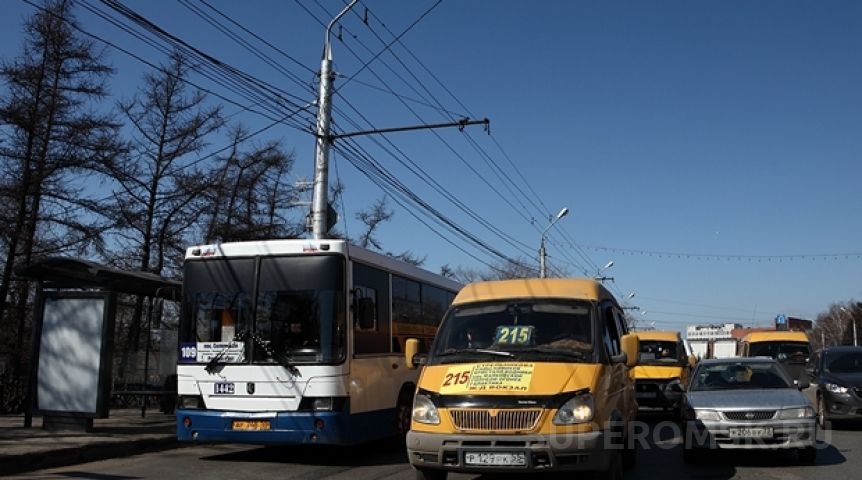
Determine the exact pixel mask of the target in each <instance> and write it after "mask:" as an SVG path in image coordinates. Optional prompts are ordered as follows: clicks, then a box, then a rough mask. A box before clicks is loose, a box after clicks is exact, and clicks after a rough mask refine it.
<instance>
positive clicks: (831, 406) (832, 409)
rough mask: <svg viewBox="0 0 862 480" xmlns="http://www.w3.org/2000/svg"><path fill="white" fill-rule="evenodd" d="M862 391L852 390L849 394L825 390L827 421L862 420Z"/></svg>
mask: <svg viewBox="0 0 862 480" xmlns="http://www.w3.org/2000/svg"><path fill="white" fill-rule="evenodd" d="M860 390H862V389H856V388H854V389H851V390H850V391H848V392H847V393H834V392H830V391H828V390H825V389H823V391H822V394H821V395H822V397H821V398H822V399H823V400H824V401H825V404H824V405H823V409H824V413H825V414H826V419H827V420H862V399H860V398H859V393H857V392H859V391H860Z"/></svg>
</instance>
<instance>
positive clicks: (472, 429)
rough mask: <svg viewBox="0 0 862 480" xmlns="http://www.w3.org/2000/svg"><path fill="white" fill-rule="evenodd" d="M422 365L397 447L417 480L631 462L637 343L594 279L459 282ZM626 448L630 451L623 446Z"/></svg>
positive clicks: (611, 469)
mask: <svg viewBox="0 0 862 480" xmlns="http://www.w3.org/2000/svg"><path fill="white" fill-rule="evenodd" d="M417 348H418V341H414V340H413V339H410V340H408V341H407V347H406V349H405V350H406V351H405V360H406V361H407V365H408V367H410V366H419V365H421V366H422V371H421V373H420V375H419V381H418V384H417V388H416V395H415V397H414V401H413V412H412V422H411V427H410V431H409V432H408V433H407V451H408V455H409V461H410V464H411V465H412V466H413V467H414V469H415V471H416V477H417V479H443V478H446V476H447V474H448V472H467V473H478V474H482V473H489V472H497V473H514V472H528V473H534V472H542V471H548V472H551V471H600V472H603V474H604V475H607V476H608V477H609V478H617V477H619V478H621V475H622V468H623V464H628V465H631V464H633V463H634V458H635V455H634V452H635V449H634V446H635V445H634V442H630V441H629V440H630V439H633V429H634V422H633V420H634V419H635V417H636V415H637V403H636V400H635V391H634V382H633V380H632V379H631V377H630V375H629V369H630V368H631V367H633V366H634V365H635V362H636V361H637V353H638V339H637V336H636V335H634V334H629V333H628V327H627V325H626V322H625V316H624V312H623V310H622V308H620V306H619V304H618V303H617V300H616V299H615V298H614V296H613V295H612V294H611V293H610V292H609V291H608V290H607V289H606V288H605V287H604V286H603V285H602V284H600V283H598V282H596V281H594V280H592V279H577V278H526V279H523V278H522V279H513V280H496V281H482V282H476V283H472V284H468V285H467V286H465V287H463V288H462V289H461V290H460V292H459V293H458V294H457V295H456V297H455V300H454V301H453V303H452V305H451V306H450V308H449V309H448V311H447V313H446V315H445V317H444V319H443V321H442V322H441V324H440V328H439V329H438V331H437V335H436V336H435V339H434V342H433V344H432V346H431V351H430V352H429V353H428V354H427V355H418V354H417V353H416V351H417ZM630 443H631V444H630Z"/></svg>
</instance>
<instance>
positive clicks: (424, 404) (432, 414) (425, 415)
mask: <svg viewBox="0 0 862 480" xmlns="http://www.w3.org/2000/svg"><path fill="white" fill-rule="evenodd" d="M413 421H414V422H419V423H429V424H431V425H437V424H439V423H440V414H439V413H438V412H437V407H436V406H435V405H434V402H432V401H431V399H430V398H428V397H427V396H425V395H416V397H415V398H414V399H413Z"/></svg>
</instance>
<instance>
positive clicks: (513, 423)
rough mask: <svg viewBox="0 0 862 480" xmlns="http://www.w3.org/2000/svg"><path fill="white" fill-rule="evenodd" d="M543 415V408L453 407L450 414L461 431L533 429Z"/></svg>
mask: <svg viewBox="0 0 862 480" xmlns="http://www.w3.org/2000/svg"><path fill="white" fill-rule="evenodd" d="M541 415H542V409H540V408H529V409H508V410H495V409H488V410H481V409H466V408H465V409H453V410H450V411H449V416H450V418H451V419H452V423H453V424H455V428H457V429H458V430H461V431H494V432H515V431H524V430H533V429H534V428H535V427H536V424H537V423H538V421H539V417H540V416H541Z"/></svg>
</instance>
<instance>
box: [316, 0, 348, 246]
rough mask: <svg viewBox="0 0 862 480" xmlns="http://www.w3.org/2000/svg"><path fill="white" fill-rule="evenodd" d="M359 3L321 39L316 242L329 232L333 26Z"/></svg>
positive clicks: (346, 10)
mask: <svg viewBox="0 0 862 480" xmlns="http://www.w3.org/2000/svg"><path fill="white" fill-rule="evenodd" d="M357 1H358V0H353V1H351V2H350V4H349V5H347V6H346V7H344V9H343V10H341V12H340V13H339V14H338V15H336V16H335V18H333V19H332V21H331V22H329V25H327V26H326V34H325V36H324V39H323V58H322V59H321V60H320V93H319V95H318V97H317V140H316V143H315V154H314V191H313V193H312V199H311V231H312V234H313V235H314V238H315V239H321V238H324V236H325V235H326V232H327V231H328V230H329V227H328V225H327V224H326V221H327V218H326V214H327V210H328V208H329V200H328V199H327V195H328V193H329V192H327V190H328V189H329V147H330V144H331V139H330V136H329V124H330V119H331V118H332V88H333V85H334V84H335V73H334V72H333V71H332V45H331V41H330V37H331V35H332V26H333V25H335V22H337V21H338V20H339V19H341V17H343V16H344V14H346V13H347V12H348V11H349V10H350V9H351V8H352V7H353V5H355V4H356V2H357Z"/></svg>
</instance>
